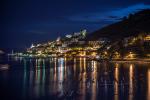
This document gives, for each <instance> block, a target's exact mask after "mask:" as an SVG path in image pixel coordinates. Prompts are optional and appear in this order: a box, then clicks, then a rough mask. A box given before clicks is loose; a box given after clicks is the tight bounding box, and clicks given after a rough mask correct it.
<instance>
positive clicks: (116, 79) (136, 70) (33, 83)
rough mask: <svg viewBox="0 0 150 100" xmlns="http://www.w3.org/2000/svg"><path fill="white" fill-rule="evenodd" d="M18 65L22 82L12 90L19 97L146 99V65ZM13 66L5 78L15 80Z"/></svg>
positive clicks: (76, 61) (149, 89) (54, 61)
mask: <svg viewBox="0 0 150 100" xmlns="http://www.w3.org/2000/svg"><path fill="white" fill-rule="evenodd" d="M21 66H23V68H22V69H21V70H18V73H20V75H21V76H20V77H21V78H19V79H20V80H19V81H22V85H21V87H22V88H17V89H18V90H17V89H16V91H20V92H21V93H22V94H23V96H22V97H21V98H25V97H29V98H41V97H46V98H47V97H51V96H53V97H55V98H56V99H72V98H74V99H76V100H99V99H101V100H110V99H111V100H138V99H139V100H142V98H141V97H145V98H147V100H150V66H149V65H148V64H143V65H139V64H134V63H125V64H121V63H108V62H101V63H99V62H97V61H90V60H87V59H86V58H73V59H69V58H49V59H21V61H20V64H19V66H18V67H21ZM15 67H17V66H13V65H12V66H11V69H10V71H9V72H10V73H9V72H7V73H8V76H10V77H8V79H9V78H10V79H11V76H13V75H14V77H16V79H17V77H18V76H17V74H15V73H13V71H14V70H16V68H15ZM13 68H15V69H13ZM4 73H5V72H4ZM141 79H142V80H141ZM13 81H18V80H13ZM143 81H145V83H146V84H147V86H146V85H145V84H144V83H143ZM146 81H147V82H146ZM142 86H145V87H142ZM143 88H144V89H143ZM145 90H146V91H145ZM141 93H142V94H141ZM137 95H140V96H141V97H140V98H141V99H140V98H138V97H136V96H137Z"/></svg>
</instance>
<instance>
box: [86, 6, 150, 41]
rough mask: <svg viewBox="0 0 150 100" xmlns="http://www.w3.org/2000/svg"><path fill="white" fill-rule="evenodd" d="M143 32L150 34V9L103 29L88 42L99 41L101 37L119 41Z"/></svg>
mask: <svg viewBox="0 0 150 100" xmlns="http://www.w3.org/2000/svg"><path fill="white" fill-rule="evenodd" d="M141 32H150V9H146V10H142V11H139V12H137V13H135V14H130V15H129V16H128V17H127V18H124V19H123V20H122V21H120V22H117V23H114V24H111V25H109V26H107V27H104V28H101V29H99V30H97V31H95V32H93V33H91V34H89V35H88V36H87V40H97V39H99V38H101V37H106V38H109V39H111V40H118V39H122V38H124V37H129V36H135V35H137V34H138V33H141Z"/></svg>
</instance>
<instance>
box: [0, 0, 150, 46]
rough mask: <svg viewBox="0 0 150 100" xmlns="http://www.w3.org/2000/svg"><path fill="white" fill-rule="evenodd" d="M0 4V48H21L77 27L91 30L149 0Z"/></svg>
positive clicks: (14, 0) (32, 0)
mask: <svg viewBox="0 0 150 100" xmlns="http://www.w3.org/2000/svg"><path fill="white" fill-rule="evenodd" d="M0 4H1V10H2V11H1V17H0V21H1V24H0V25H1V28H0V34H1V37H0V48H25V47H27V46H29V45H30V44H31V43H37V42H44V41H47V40H54V39H55V38H57V37H58V36H63V35H64V34H69V33H72V32H76V31H80V30H81V29H87V31H88V32H92V31H94V30H97V29H99V28H101V27H103V26H105V25H108V24H111V23H113V22H116V21H118V20H119V19H120V18H121V17H123V16H126V15H128V14H129V13H132V12H135V11H137V10H140V9H144V8H150V1H149V0H121V1H118V0H103V1H102V0H3V1H1V3H0Z"/></svg>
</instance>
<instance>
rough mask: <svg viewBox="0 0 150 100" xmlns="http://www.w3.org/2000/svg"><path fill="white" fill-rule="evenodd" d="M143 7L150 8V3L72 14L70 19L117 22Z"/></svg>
mask: <svg viewBox="0 0 150 100" xmlns="http://www.w3.org/2000/svg"><path fill="white" fill-rule="evenodd" d="M142 9H150V5H146V4H143V3H140V4H136V5H132V6H128V7H126V8H118V9H115V10H112V11H107V12H95V13H86V14H79V15H74V16H70V17H69V18H68V19H69V20H70V21H79V22H93V23H100V22H104V21H105V22H115V21H118V20H120V19H121V18H122V17H124V16H127V15H129V14H130V13H134V12H137V11H139V10H142Z"/></svg>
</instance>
